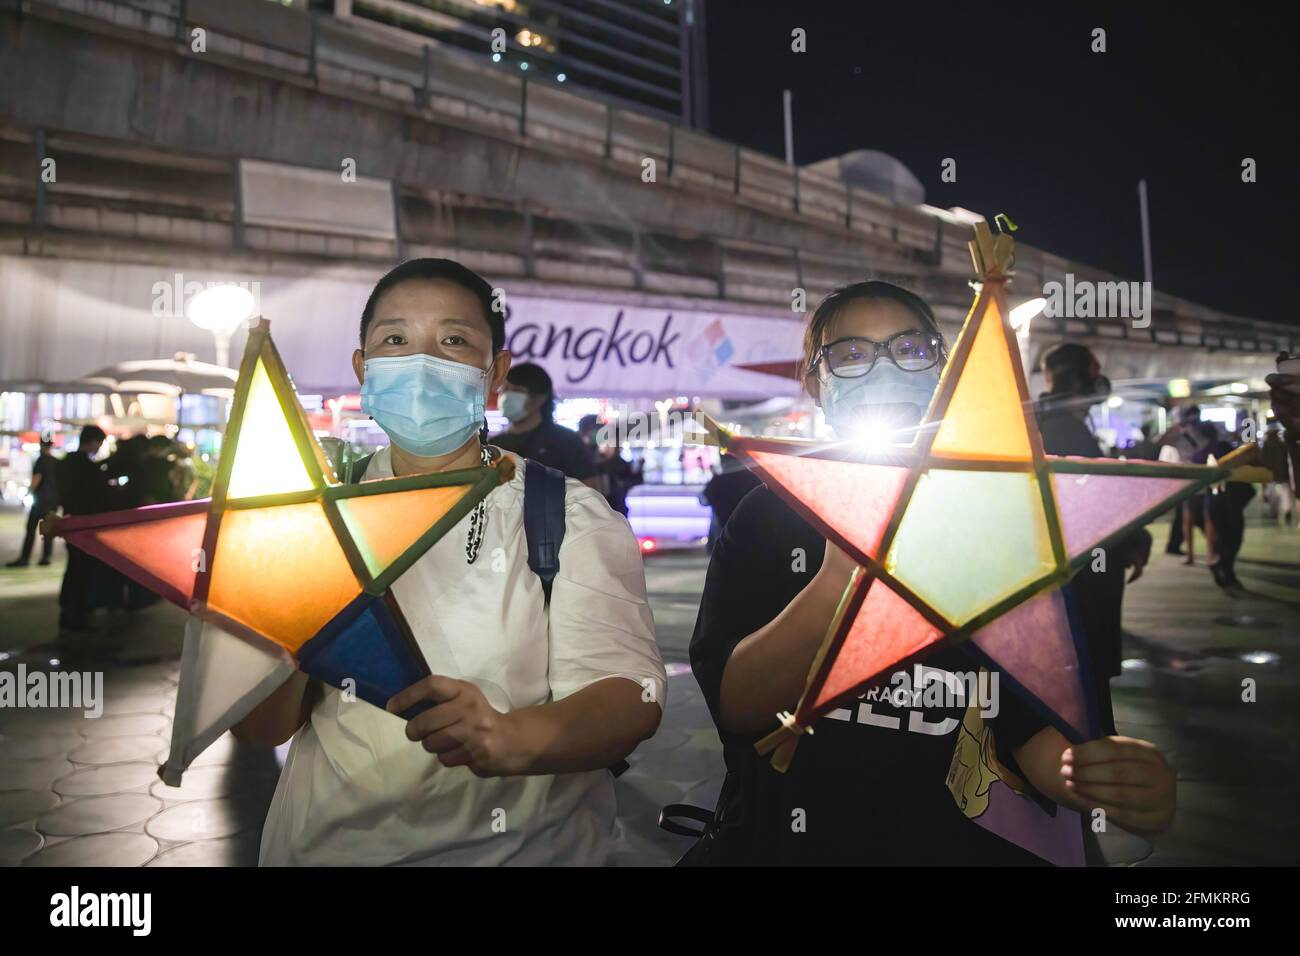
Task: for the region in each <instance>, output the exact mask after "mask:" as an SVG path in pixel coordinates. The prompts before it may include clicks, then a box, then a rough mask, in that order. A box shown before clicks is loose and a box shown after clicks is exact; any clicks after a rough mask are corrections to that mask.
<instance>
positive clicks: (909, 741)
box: [690, 487, 1046, 866]
mask: <svg viewBox="0 0 1300 956" xmlns="http://www.w3.org/2000/svg"><path fill="white" fill-rule="evenodd" d="M824 547H825V539H824V538H823V537H822V536H821V535H819V534H818V533H817V531H816V530H815V529H813V527H812V526H811V525H809V524H808V523H807V522H805V521H804V520H803V519H802V518H800V517H799V516H798V515H796V514H795V513H794V512H793V511H791V510H790V508H789V507H788V506H786V505H785V504H784V503H783V502H782V501H781V500H780V499H779V498H777V497H776V495H774V494H773V493H772V492H771V491H770V490H769V489H768V488H766V487H759V488H756V489H754V490H753V491H752V492H750V493H749V494H748V495H747V496H746V497H745V498H744V500H743V501H742V502H741V503H740V506H739V507H738V508H737V509H736V511H735V513H734V514H733V515H732V517H731V520H730V521H728V522H727V525H726V527H725V528H724V529H723V532H722V534H721V536H720V537H719V539H718V542H717V545H716V546H715V548H714V551H713V556H712V560H711V561H710V563H709V571H708V577H707V579H706V582H705V587H704V596H703V600H702V601H701V604H700V613H699V618H698V619H697V621H696V624H695V633H694V636H693V637H692V638H691V648H690V653H691V665H692V668H693V670H694V672H695V678H696V680H697V681H698V682H699V685H700V688H701V690H702V691H703V693H704V697H705V699H706V701H707V702H708V705H709V710H710V711H711V712H712V714H713V720H714V723H715V724H719V697H720V692H721V684H722V672H723V668H724V667H725V666H726V663H727V660H728V658H729V657H730V656H731V652H732V650H733V649H734V648H735V646H736V645H737V644H739V643H740V641H741V640H743V639H744V638H745V637H747V636H748V635H750V634H752V633H753V632H754V631H757V630H758V629H759V628H760V627H762V626H764V625H765V624H767V623H768V622H770V621H771V620H772V619H773V618H775V617H776V616H777V615H778V614H779V613H780V612H781V611H782V610H783V609H784V608H785V606H786V605H787V604H789V603H790V601H791V600H792V599H793V598H794V597H795V596H796V595H797V594H798V593H799V592H800V591H801V590H803V588H804V587H805V585H807V584H808V582H810V581H811V580H812V578H813V576H814V575H815V574H816V573H817V571H818V570H819V569H820V567H821V562H822V556H823V549H824ZM797 549H802V556H803V557H802V560H801V558H800V555H799V552H798V550H797ZM800 568H801V569H802V570H796V569H800ZM921 665H922V667H923V668H924V669H925V673H927V674H929V675H930V676H929V677H927V678H924V679H923V681H922V682H921V683H926V682H927V681H928V682H933V681H935V680H936V679H940V678H939V675H935V674H934V673H933V670H932V669H940V670H943V671H948V672H950V673H953V674H960V675H965V674H969V673H972V672H975V671H977V670H978V668H979V664H978V663H977V662H976V661H975V659H974V658H973V657H970V656H968V655H967V654H966V653H965V652H964V651H962V650H961V648H960V647H957V648H949V649H947V650H943V651H938V652H936V653H934V654H931V655H929V656H928V657H925V658H923V660H922V661H921ZM908 674H909V678H911V681H912V685H913V686H914V687H916V689H918V690H919V689H920V686H919V685H918V682H917V681H916V679H915V678H916V676H917V674H916V670H915V668H909V669H908ZM953 683H954V685H955V682H953ZM890 690H892V688H891V687H890V685H888V684H886V685H884V686H883V687H882V688H881V689H880V690H878V691H874V692H868V694H866V695H864V696H863V697H862V698H859V699H858V700H856V701H854V702H852V705H851V706H847V705H846V706H843V707H841V708H840V709H838V710H836V711H833V712H832V713H830V714H828V715H826V716H825V717H823V718H821V719H820V720H818V721H817V722H816V723H815V724H814V726H813V730H814V733H812V734H808V733H805V734H803V735H802V736H801V737H800V738H799V744H798V748H797V750H796V751H795V756H794V760H793V761H792V763H791V765H790V767H789V769H788V770H787V771H786V772H785V773H779V772H778V771H776V770H774V769H773V768H772V767H771V765H770V763H769V758H768V757H767V756H759V755H758V754H757V753H756V752H755V751H754V746H753V745H754V742H755V741H756V740H757V739H758V738H759V737H761V736H763V735H762V734H758V735H755V736H752V737H750V736H736V735H731V734H728V733H726V732H725V731H723V730H722V729H721V726H720V725H719V728H718V733H719V736H720V737H721V738H722V742H723V747H724V754H725V758H726V762H727V769H728V770H729V771H730V773H729V777H730V778H732V779H733V780H734V781H735V782H736V783H737V784H738V785H736V786H732V787H729V788H728V789H729V791H730V796H729V798H728V800H727V808H726V812H725V814H724V821H725V822H724V825H723V826H722V828H721V830H720V832H719V835H718V840H719V846H720V857H721V862H723V863H726V864H737V865H742V864H773V865H800V864H808V865H826V864H846V865H859V866H927V865H944V864H949V865H985V866H995V865H1042V863H1043V861H1042V860H1040V859H1039V858H1038V857H1036V856H1034V855H1033V854H1031V853H1029V852H1027V851H1025V850H1022V849H1021V848H1020V847H1017V846H1015V845H1014V844H1011V843H1009V842H1007V841H1005V840H1003V839H1002V838H1000V837H998V836H995V835H994V834H992V833H989V832H988V831H986V830H985V829H984V828H983V827H981V826H979V825H978V824H976V823H973V822H972V821H970V820H968V819H966V818H965V817H964V816H963V815H962V812H961V811H960V810H959V809H958V807H957V804H956V802H955V801H954V799H953V797H952V794H951V793H950V792H949V790H948V787H947V785H946V778H947V775H948V769H949V765H950V763H951V761H952V756H953V750H954V748H955V746H956V743H957V730H958V728H959V727H960V725H961V720H962V715H963V714H964V712H965V709H966V703H967V702H966V701H965V700H964V699H962V698H961V697H960V696H949V698H948V703H949V704H950V706H941V705H940V706H935V704H936V703H937V701H935V700H934V699H933V697H932V698H931V706H928V707H927V706H925V705H924V700H923V699H922V700H904V701H902V703H903V706H894V703H893V702H891V701H889V700H886V699H884V695H885V693H886V692H888V691H890ZM996 699H997V703H998V707H999V710H998V713H997V715H996V716H993V717H989V718H988V719H987V720H986V723H987V724H989V725H991V726H992V727H993V730H994V739H995V740H996V742H997V750H998V755H999V757H1000V759H1002V760H1003V762H1004V763H1007V764H1008V766H1009V767H1011V768H1012V769H1014V768H1015V764H1014V761H1013V759H1012V758H1011V756H1010V753H1011V751H1012V750H1014V748H1016V747H1018V746H1019V745H1020V744H1022V743H1023V742H1024V741H1026V740H1028V739H1029V738H1030V737H1032V736H1033V735H1034V734H1035V733H1037V732H1038V731H1039V730H1041V729H1042V728H1043V727H1045V726H1046V723H1045V722H1044V721H1043V720H1042V719H1041V718H1040V717H1039V716H1038V715H1037V714H1036V713H1034V712H1033V711H1032V710H1030V709H1029V708H1028V707H1027V706H1026V705H1025V704H1024V703H1023V702H1022V701H1021V700H1020V699H1019V698H1018V697H1016V695H1015V694H1014V693H1012V692H1011V690H1010V688H1009V687H1008V686H1007V684H1006V683H1004V682H1001V681H1000V680H999V684H998V693H997V697H996ZM776 726H777V724H776V722H775V718H774V719H773V724H772V729H775V728H776ZM800 830H802V832H800Z"/></svg>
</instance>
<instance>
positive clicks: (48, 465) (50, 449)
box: [5, 438, 59, 568]
mask: <svg viewBox="0 0 1300 956" xmlns="http://www.w3.org/2000/svg"><path fill="white" fill-rule="evenodd" d="M58 463H59V460H58V459H57V458H55V457H54V442H52V441H51V440H50V439H48V438H42V439H41V449H40V452H39V453H38V454H37V456H36V461H35V463H34V464H33V465H32V484H31V495H32V507H31V510H30V511H28V512H27V530H26V531H25V532H24V533H23V549H22V551H21V552H19V554H18V557H17V558H15V559H14V560H12V561H10V562H9V563H8V564H6V565H5V567H7V568H25V567H27V565H29V564H30V563H31V560H32V547H33V546H34V545H35V544H36V530H37V528H38V527H39V526H40V523H41V519H42V518H44V517H45V516H46V515H47V514H49V513H50V512H51V511H53V510H54V509H55V508H57V507H58V506H59V484H58V479H57V478H56V477H55V472H56V471H57V470H58ZM53 551H54V539H53V538H47V537H45V536H44V535H42V536H41V564H42V565H48V564H49V563H50V555H51V554H52V553H53Z"/></svg>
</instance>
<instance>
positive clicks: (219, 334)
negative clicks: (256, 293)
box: [185, 285, 257, 366]
mask: <svg viewBox="0 0 1300 956" xmlns="http://www.w3.org/2000/svg"><path fill="white" fill-rule="evenodd" d="M255 308H257V301H256V300H255V299H254V298H253V293H251V292H249V291H248V290H247V289H245V288H244V287H243V286H238V285H213V286H208V287H207V288H206V289H204V290H203V291H202V292H200V293H198V294H197V295H196V296H194V298H192V299H190V301H189V305H188V306H187V307H186V309H185V312H186V314H187V315H189V317H190V321H191V322H193V323H194V324H195V325H197V326H198V327H199V328H201V329H207V330H208V331H209V332H211V333H212V340H213V342H214V344H215V345H216V347H217V364H218V365H221V366H226V365H229V364H230V337H231V336H232V335H234V334H235V330H236V329H238V328H239V327H240V326H242V325H243V324H244V323H245V322H247V321H248V319H249V317H250V316H252V314H253V310H254V309H255Z"/></svg>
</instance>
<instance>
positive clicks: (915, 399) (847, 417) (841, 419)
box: [821, 359, 939, 440]
mask: <svg viewBox="0 0 1300 956" xmlns="http://www.w3.org/2000/svg"><path fill="white" fill-rule="evenodd" d="M938 387H939V367H938V366H937V365H936V366H935V367H934V368H927V369H924V370H923V371H920V372H905V371H903V370H902V369H901V368H899V367H898V366H897V365H894V364H893V363H892V362H890V361H889V360H888V359H883V360H881V361H878V362H877V363H876V365H875V367H874V368H872V370H871V371H870V372H868V373H867V374H866V375H863V376H861V377H860V378H837V377H836V376H833V375H832V376H830V377H829V378H828V379H827V380H826V381H824V382H822V393H821V394H822V410H823V411H824V412H825V413H826V421H827V422H829V423H830V426H831V428H833V429H835V435H836V437H838V438H840V439H849V438H853V437H854V434H855V432H856V431H857V429H858V428H859V427H861V423H862V422H863V421H864V420H868V419H870V418H872V417H873V416H875V415H877V414H879V415H880V416H881V420H882V421H887V422H888V424H889V425H890V426H891V427H892V428H909V427H913V426H916V425H919V424H920V423H921V419H922V417H923V416H924V415H925V410H926V409H927V408H929V407H930V399H931V398H932V397H933V396H934V392H935V389H936V388H938ZM903 440H906V439H903Z"/></svg>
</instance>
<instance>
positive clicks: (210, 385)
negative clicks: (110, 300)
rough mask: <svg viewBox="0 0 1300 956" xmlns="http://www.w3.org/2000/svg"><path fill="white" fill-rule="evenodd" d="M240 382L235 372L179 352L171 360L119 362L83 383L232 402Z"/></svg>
mask: <svg viewBox="0 0 1300 956" xmlns="http://www.w3.org/2000/svg"><path fill="white" fill-rule="evenodd" d="M238 378H239V373H238V372H237V371H236V370H235V369H233V368H224V367H223V366H220V365H212V364H211V363H208V362H198V361H195V359H194V355H193V354H192V353H190V352H177V353H176V355H175V357H173V358H169V359H141V360H136V361H131V362H118V363H117V364H116V365H110V366H108V367H107V368H102V369H100V370H99V371H97V372H92V373H90V374H89V375H87V376H86V377H85V378H84V379H82V381H83V382H86V383H88V384H93V385H105V386H107V387H109V388H111V389H112V390H113V391H116V392H146V393H153V394H160V395H180V394H182V393H189V394H196V393H197V394H201V395H215V396H218V397H221V398H229V397H230V396H231V395H233V394H234V392H235V381H236V380H237V379H238Z"/></svg>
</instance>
